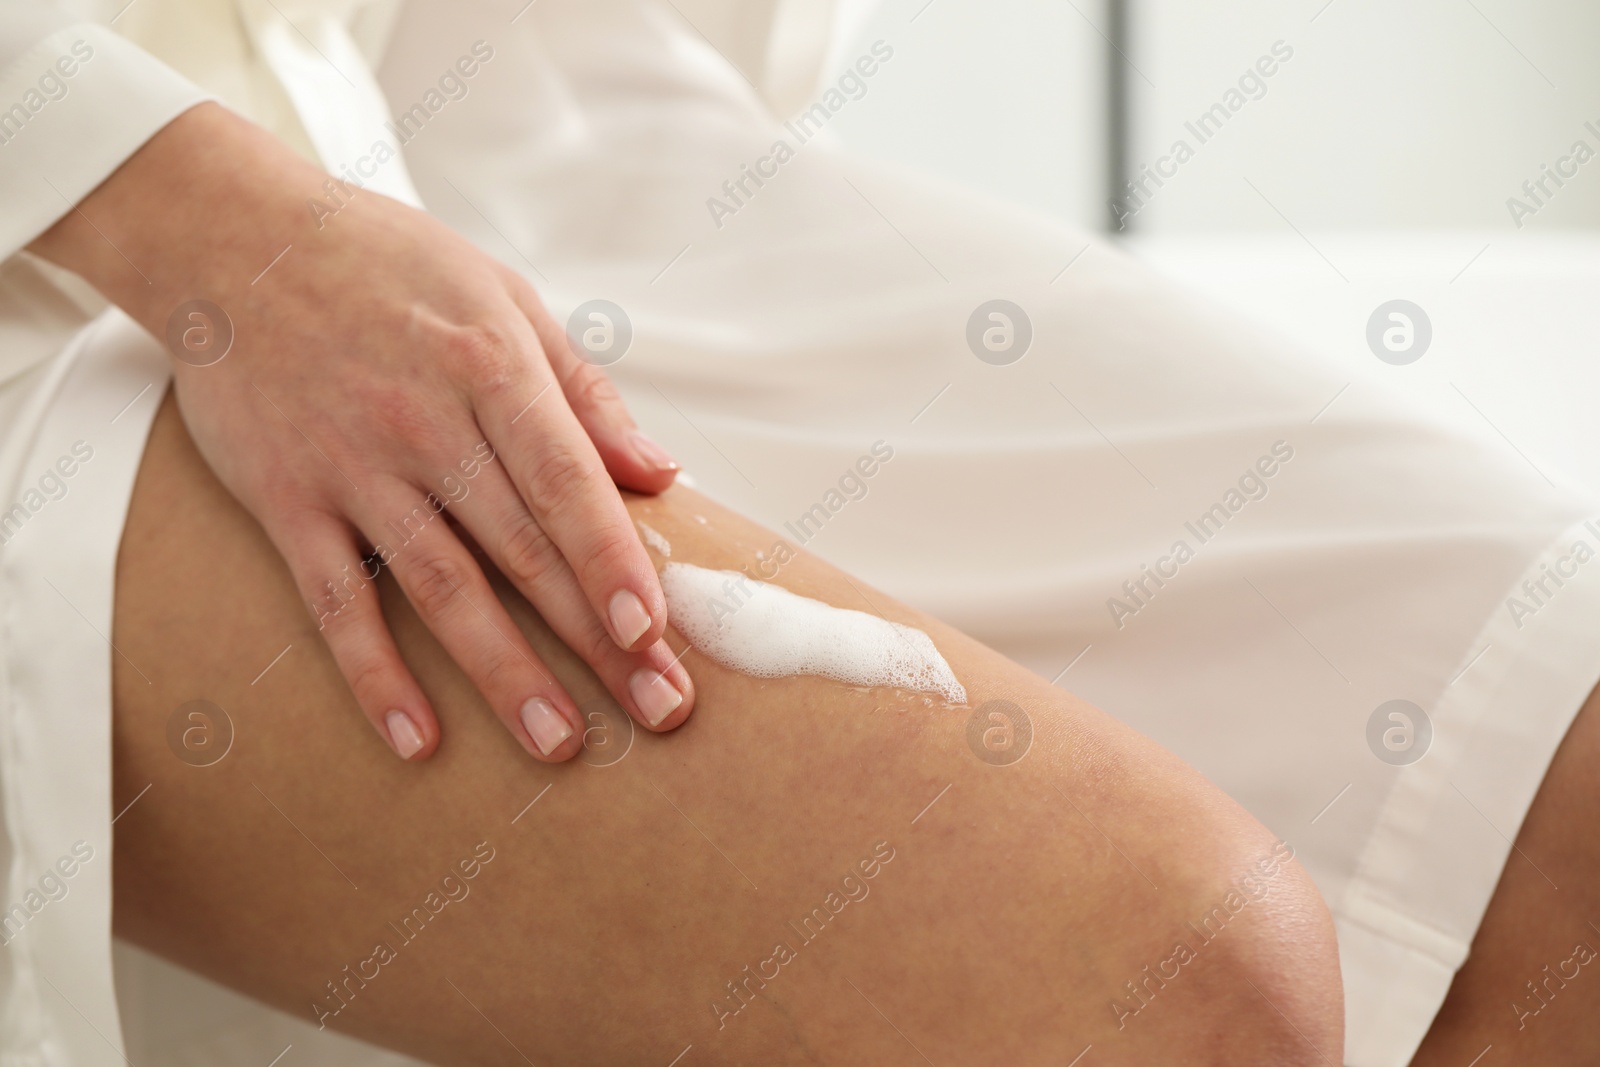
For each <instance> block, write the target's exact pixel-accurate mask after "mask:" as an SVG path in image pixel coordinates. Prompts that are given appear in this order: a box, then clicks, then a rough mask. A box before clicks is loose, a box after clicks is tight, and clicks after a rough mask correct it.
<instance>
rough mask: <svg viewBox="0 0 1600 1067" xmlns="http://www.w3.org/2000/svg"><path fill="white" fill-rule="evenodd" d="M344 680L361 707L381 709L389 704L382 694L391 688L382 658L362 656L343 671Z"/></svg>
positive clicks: (390, 677) (385, 664)
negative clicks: (348, 684)
mask: <svg viewBox="0 0 1600 1067" xmlns="http://www.w3.org/2000/svg"><path fill="white" fill-rule="evenodd" d="M345 678H346V680H347V681H348V682H349V683H350V691H351V692H352V693H354V694H355V697H356V703H357V704H359V705H360V706H361V707H363V708H381V707H383V706H384V705H385V704H387V703H390V702H389V701H386V700H385V699H384V694H385V693H386V692H387V691H388V690H389V689H390V688H391V686H390V683H391V681H392V675H391V672H390V670H389V666H388V664H387V663H385V662H384V660H383V658H382V657H380V656H362V657H361V658H360V660H359V661H358V662H356V663H353V664H351V665H350V667H349V668H348V669H347V670H346V671H345Z"/></svg>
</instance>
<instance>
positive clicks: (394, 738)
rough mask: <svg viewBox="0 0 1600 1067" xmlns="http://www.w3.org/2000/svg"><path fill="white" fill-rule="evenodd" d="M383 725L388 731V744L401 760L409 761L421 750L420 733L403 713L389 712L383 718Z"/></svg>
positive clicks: (409, 717)
mask: <svg viewBox="0 0 1600 1067" xmlns="http://www.w3.org/2000/svg"><path fill="white" fill-rule="evenodd" d="M383 724H384V726H386V727H387V728H388V730H389V744H391V745H393V746H394V750H395V751H396V752H398V753H399V754H400V758H401V759H410V758H411V757H412V756H415V755H416V754H417V753H418V752H419V751H420V750H421V749H422V731H421V730H419V729H417V724H416V723H414V722H412V721H411V716H409V715H407V714H406V713H405V712H403V711H391V712H390V713H389V714H387V715H385V716H384V717H383Z"/></svg>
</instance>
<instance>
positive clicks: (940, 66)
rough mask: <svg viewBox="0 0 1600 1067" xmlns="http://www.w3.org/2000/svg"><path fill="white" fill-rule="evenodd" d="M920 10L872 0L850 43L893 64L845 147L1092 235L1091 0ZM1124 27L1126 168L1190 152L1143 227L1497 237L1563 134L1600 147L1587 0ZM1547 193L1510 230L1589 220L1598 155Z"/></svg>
mask: <svg viewBox="0 0 1600 1067" xmlns="http://www.w3.org/2000/svg"><path fill="white" fill-rule="evenodd" d="M925 3H926V0H884V2H883V3H882V4H880V5H879V7H878V9H877V10H876V11H875V12H874V13H873V14H872V15H871V16H870V17H869V20H868V22H867V24H866V25H865V26H864V27H862V29H861V30H860V31H859V32H857V33H856V34H854V37H855V38H856V41H857V43H860V42H863V41H871V40H873V39H875V38H877V37H883V38H884V39H886V40H889V41H891V42H893V43H894V44H895V47H896V49H897V50H898V51H897V62H899V61H900V60H901V59H903V60H904V63H903V65H902V66H899V67H898V69H897V70H896V71H895V75H896V77H895V80H893V81H885V82H884V84H883V85H881V86H875V87H874V89H873V93H874V94H875V96H874V98H873V99H871V101H870V103H871V106H870V107H864V108H860V109H855V110H852V111H851V112H850V113H849V115H848V116H842V117H841V121H840V122H839V124H838V126H839V130H840V132H841V134H842V135H843V136H844V137H845V139H846V141H847V142H848V143H850V144H851V145H852V147H855V148H857V149H859V150H862V151H867V152H871V153H874V154H877V155H881V156H885V157H888V158H891V159H895V160H899V161H902V162H905V163H909V164H912V165H915V166H919V167H923V168H926V169H928V170H931V171H933V172H935V173H938V174H941V175H943V176H945V177H949V178H953V179H955V180H958V181H962V182H964V183H966V184H968V185H971V186H973V187H976V188H979V189H982V190H985V191H987V192H991V193H994V194H997V195H1001V196H1004V197H1007V198H1009V199H1012V200H1014V201H1017V202H1019V203H1022V204H1026V205H1029V206H1031V207H1034V208H1036V209H1039V210H1042V211H1045V212H1047V213H1049V214H1052V215H1055V216H1057V217H1059V218H1063V219H1066V220H1069V221H1073V222H1078V223H1082V224H1084V225H1091V226H1095V227H1099V226H1102V225H1104V224H1105V221H1106V219H1107V218H1108V217H1109V210H1108V208H1107V205H1106V196H1105V192H1104V184H1105V183H1104V178H1103V174H1104V163H1103V159H1104V141H1105V137H1104V126H1103V112H1104V104H1105V98H1104V62H1105V57H1106V54H1107V49H1106V46H1105V43H1104V41H1103V40H1102V39H1101V37H1100V36H1099V35H1098V34H1097V33H1096V31H1095V30H1094V29H1093V28H1091V26H1090V25H1089V24H1088V21H1087V20H1088V19H1092V20H1094V22H1095V23H1096V24H1098V25H1101V26H1103V25H1104V17H1105V13H1104V11H1103V8H1102V4H1101V3H1100V0H1071V2H1070V3H1069V2H1068V0H982V2H980V0H933V2H932V3H931V4H928V5H927V7H926V9H925V10H922V13H921V14H920V15H919V16H918V17H917V19H916V21H915V22H911V21H910V18H911V16H912V15H913V14H915V13H916V12H917V11H918V10H919V9H923V6H924V4H925ZM1131 20H1132V47H1131V48H1130V50H1129V55H1130V58H1131V59H1132V61H1133V63H1134V64H1135V65H1136V66H1137V68H1138V70H1139V71H1140V72H1142V73H1134V74H1132V75H1131V78H1132V88H1133V107H1132V120H1133V121H1132V126H1133V139H1132V145H1131V155H1132V158H1133V162H1134V163H1135V165H1136V166H1137V164H1140V163H1153V162H1155V161H1156V160H1157V159H1158V158H1159V157H1161V156H1162V155H1164V154H1166V153H1167V152H1168V150H1169V148H1170V147H1171V146H1172V144H1173V142H1174V141H1175V140H1176V139H1178V138H1180V137H1181V138H1186V139H1187V140H1189V141H1190V144H1191V147H1193V148H1194V149H1195V156H1194V158H1193V159H1192V160H1190V161H1189V162H1187V163H1185V164H1184V165H1183V166H1182V167H1181V168H1179V169H1178V174H1177V176H1176V177H1175V178H1173V179H1172V180H1171V181H1170V182H1168V184H1167V185H1166V186H1165V187H1163V188H1161V189H1160V190H1159V191H1158V192H1157V193H1156V195H1154V196H1152V197H1150V198H1149V200H1148V206H1146V207H1144V208H1143V209H1141V210H1140V211H1139V212H1138V214H1137V215H1135V216H1134V218H1133V220H1132V225H1133V226H1135V227H1136V228H1137V229H1138V230H1139V231H1140V232H1143V233H1150V234H1159V233H1179V232H1195V231H1205V230H1227V231H1236V230H1274V229H1277V230H1282V229H1284V228H1285V223H1284V219H1283V217H1287V218H1288V219H1289V220H1291V221H1292V222H1293V223H1294V224H1295V225H1296V226H1299V227H1301V228H1303V229H1329V228H1368V227H1379V228H1387V227H1400V228H1414V227H1477V228H1488V229H1492V230H1503V231H1505V232H1506V233H1507V234H1513V233H1515V232H1516V228H1515V227H1514V226H1513V223H1512V219H1511V216H1510V214H1509V212H1508V209H1507V205H1506V200H1507V198H1508V197H1511V196H1513V195H1521V186H1522V183H1523V182H1524V181H1525V180H1528V179H1530V178H1537V177H1538V176H1539V174H1540V166H1541V164H1551V165H1554V164H1555V163H1556V162H1557V161H1558V160H1559V159H1560V158H1561V157H1562V156H1564V155H1566V154H1567V153H1568V152H1569V151H1570V149H1571V147H1572V145H1573V142H1574V141H1576V140H1578V139H1580V138H1581V139H1583V140H1585V141H1586V142H1587V143H1588V145H1589V146H1590V147H1591V148H1593V149H1595V150H1596V151H1597V152H1600V134H1596V133H1593V132H1591V131H1588V130H1586V129H1585V128H1584V122H1585V120H1593V121H1594V123H1595V125H1596V127H1597V128H1600V62H1597V53H1600V4H1597V3H1594V2H1593V0H1404V2H1398V0H1332V3H1331V4H1330V3H1328V0H1132V14H1131ZM1502 35H1503V36H1502ZM1280 39H1281V40H1283V41H1284V42H1285V43H1286V44H1287V45H1288V46H1289V47H1290V48H1292V49H1293V50H1294V56H1293V58H1292V59H1291V60H1290V61H1288V62H1287V63H1285V64H1283V65H1282V67H1281V69H1280V70H1279V71H1278V73H1276V74H1275V75H1274V76H1273V77H1272V78H1271V79H1270V80H1269V81H1268V82H1267V86H1268V88H1267V92H1266V95H1265V96H1263V97H1262V98H1261V99H1259V100H1252V101H1250V102H1249V103H1248V104H1246V105H1245V106H1244V107H1242V108H1241V109H1240V110H1239V111H1238V113H1237V114H1235V115H1233V116H1232V117H1231V118H1230V120H1229V122H1228V123H1227V125H1226V126H1225V127H1224V129H1223V130H1222V132H1221V133H1220V134H1219V135H1218V136H1216V137H1215V138H1213V139H1212V140H1210V141H1208V142H1207V143H1205V144H1203V145H1201V144H1199V143H1198V142H1197V140H1196V139H1195V138H1194V137H1193V135H1192V134H1189V133H1188V132H1187V131H1186V130H1185V128H1184V122H1185V120H1192V119H1193V118H1194V117H1195V116H1197V115H1198V114H1199V113H1200V112H1202V111H1204V110H1205V109H1206V108H1208V107H1209V106H1210V105H1212V104H1213V103H1216V102H1218V101H1219V100H1221V99H1222V97H1223V95H1224V92H1225V91H1226V90H1227V89H1228V88H1229V87H1230V86H1233V85H1234V84H1235V83H1236V81H1237V79H1238V78H1239V76H1240V74H1241V73H1242V72H1243V71H1244V70H1246V68H1247V67H1249V66H1250V65H1251V64H1253V63H1254V62H1255V61H1256V60H1257V58H1258V57H1260V56H1261V55H1263V54H1267V53H1268V52H1269V51H1270V49H1271V46H1272V44H1273V42H1275V41H1277V40H1280ZM1546 79H1548V81H1547V80H1546ZM1551 83H1553V86H1554V87H1553V86H1552V84H1551ZM1246 179H1248V181H1249V182H1251V183H1254V185H1255V187H1256V188H1257V189H1259V190H1260V193H1259V194H1258V193H1257V192H1256V191H1254V190H1252V189H1251V187H1250V185H1249V184H1246ZM1549 188H1550V189H1551V190H1552V191H1554V195H1553V196H1551V197H1549V198H1548V199H1547V206H1543V207H1540V209H1539V210H1538V212H1537V214H1535V215H1534V216H1532V217H1531V218H1528V219H1526V220H1525V222H1526V225H1527V226H1528V227H1530V228H1536V229H1540V230H1544V229H1550V228H1563V227H1570V226H1574V225H1581V226H1595V225H1597V224H1600V159H1596V160H1595V161H1594V162H1592V163H1590V164H1588V165H1587V166H1585V167H1582V168H1581V169H1580V170H1579V172H1578V176H1577V177H1576V178H1575V179H1572V180H1571V181H1570V182H1569V183H1568V185H1567V186H1566V187H1565V188H1562V189H1559V190H1556V189H1555V186H1554V185H1553V184H1551V185H1549ZM1263 196H1264V197H1265V201H1264V200H1263ZM1541 198H1543V196H1542V194H1541ZM1266 201H1270V204H1271V206H1269V204H1268V203H1267V202H1266ZM1528 202H1529V204H1530V206H1534V205H1533V204H1532V201H1531V200H1530V201H1528ZM1274 206H1275V207H1276V209H1277V211H1274V210H1273V208H1274ZM1278 212H1282V216H1283V217H1280V215H1279V214H1278Z"/></svg>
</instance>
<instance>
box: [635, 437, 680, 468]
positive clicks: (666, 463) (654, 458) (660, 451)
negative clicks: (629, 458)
mask: <svg viewBox="0 0 1600 1067" xmlns="http://www.w3.org/2000/svg"><path fill="white" fill-rule="evenodd" d="M628 440H629V441H631V442H632V443H633V454H634V455H636V456H638V457H639V462H641V463H643V464H644V465H645V466H646V467H654V468H655V469H656V470H658V471H675V470H679V469H680V468H679V466H678V461H677V460H675V459H673V458H672V457H671V456H670V455H668V454H667V450H666V449H664V448H662V447H661V446H660V445H658V444H656V443H655V442H654V441H652V440H650V438H648V437H646V436H645V435H644V434H642V433H640V432H639V431H638V430H635V431H633V433H632V434H631V435H630V436H629V438H628Z"/></svg>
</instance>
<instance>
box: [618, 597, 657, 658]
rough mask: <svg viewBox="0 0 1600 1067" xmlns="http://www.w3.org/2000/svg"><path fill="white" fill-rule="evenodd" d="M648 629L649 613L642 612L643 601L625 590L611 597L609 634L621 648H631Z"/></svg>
mask: <svg viewBox="0 0 1600 1067" xmlns="http://www.w3.org/2000/svg"><path fill="white" fill-rule="evenodd" d="M648 629H650V613H649V612H648V611H646V610H644V601H642V600H640V599H639V598H638V596H637V595H635V594H634V593H633V592H631V591H629V590H627V589H618V590H617V591H616V593H614V594H613V595H612V597H611V632H612V633H614V634H616V635H617V640H618V641H619V642H621V644H622V647H623V648H630V647H632V645H633V643H634V642H635V641H637V640H639V638H640V637H642V636H644V632H645V631H646V630H648Z"/></svg>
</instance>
